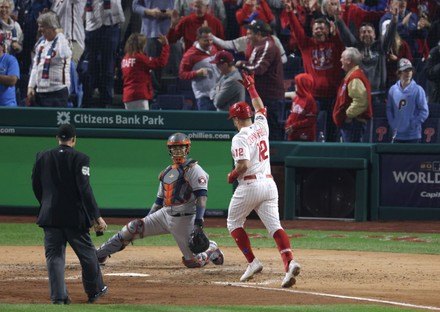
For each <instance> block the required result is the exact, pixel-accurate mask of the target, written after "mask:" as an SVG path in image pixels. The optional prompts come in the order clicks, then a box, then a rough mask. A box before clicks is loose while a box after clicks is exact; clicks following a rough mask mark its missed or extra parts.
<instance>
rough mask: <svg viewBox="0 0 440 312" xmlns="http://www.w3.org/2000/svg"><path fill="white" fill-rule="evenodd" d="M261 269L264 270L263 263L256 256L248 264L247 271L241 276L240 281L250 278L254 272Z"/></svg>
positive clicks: (258, 271)
mask: <svg viewBox="0 0 440 312" xmlns="http://www.w3.org/2000/svg"><path fill="white" fill-rule="evenodd" d="M261 271H263V264H261V262H260V260H258V259H257V258H255V259H254V260H253V261H252V262H251V263H249V264H248V267H247V269H246V271H245V272H244V274H243V275H242V276H241V278H240V282H246V281H248V280H250V279H251V278H252V277H253V276H254V274H257V273H260V272H261Z"/></svg>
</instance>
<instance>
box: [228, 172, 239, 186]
mask: <svg viewBox="0 0 440 312" xmlns="http://www.w3.org/2000/svg"><path fill="white" fill-rule="evenodd" d="M237 178H238V173H237V171H235V169H234V170H232V171H231V172H229V173H228V183H229V184H232V183H234V181H235V180H237Z"/></svg>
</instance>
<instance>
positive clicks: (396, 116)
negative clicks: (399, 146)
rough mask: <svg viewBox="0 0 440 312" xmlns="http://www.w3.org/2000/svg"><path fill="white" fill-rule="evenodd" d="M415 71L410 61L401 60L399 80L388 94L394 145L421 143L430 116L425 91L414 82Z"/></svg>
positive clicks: (388, 108) (388, 116) (389, 120)
mask: <svg viewBox="0 0 440 312" xmlns="http://www.w3.org/2000/svg"><path fill="white" fill-rule="evenodd" d="M414 71H415V69H414V67H413V66H412V64H411V62H410V61H409V60H408V59H405V58H402V59H400V61H399V64H398V68H397V75H398V77H399V80H398V81H397V82H396V83H395V84H394V85H393V86H392V87H391V88H390V91H389V92H388V102H387V119H388V124H389V125H390V128H391V130H392V131H393V140H392V142H393V143H420V141H421V138H422V124H423V123H424V122H425V120H426V119H427V118H428V115H429V108H428V103H427V101H426V95H425V90H423V88H422V87H421V86H419V85H418V84H417V83H416V82H415V81H414V79H413V75H414Z"/></svg>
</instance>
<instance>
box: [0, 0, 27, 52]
mask: <svg viewBox="0 0 440 312" xmlns="http://www.w3.org/2000/svg"><path fill="white" fill-rule="evenodd" d="M13 10H14V1H12V0H0V34H3V37H4V38H5V39H6V41H5V43H6V51H5V52H7V53H9V54H12V55H15V54H17V53H19V52H21V50H22V49H23V46H22V45H23V32H22V30H21V27H20V24H19V23H18V22H16V21H14V20H13V19H12V18H11V13H12V11H13Z"/></svg>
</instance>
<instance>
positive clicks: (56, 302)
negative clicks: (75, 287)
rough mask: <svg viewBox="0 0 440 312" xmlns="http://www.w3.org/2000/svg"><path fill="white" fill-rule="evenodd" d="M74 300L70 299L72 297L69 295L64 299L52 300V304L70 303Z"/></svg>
mask: <svg viewBox="0 0 440 312" xmlns="http://www.w3.org/2000/svg"><path fill="white" fill-rule="evenodd" d="M71 302H72V301H71V300H70V297H67V298H66V299H64V300H55V301H52V304H70V303H71Z"/></svg>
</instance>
